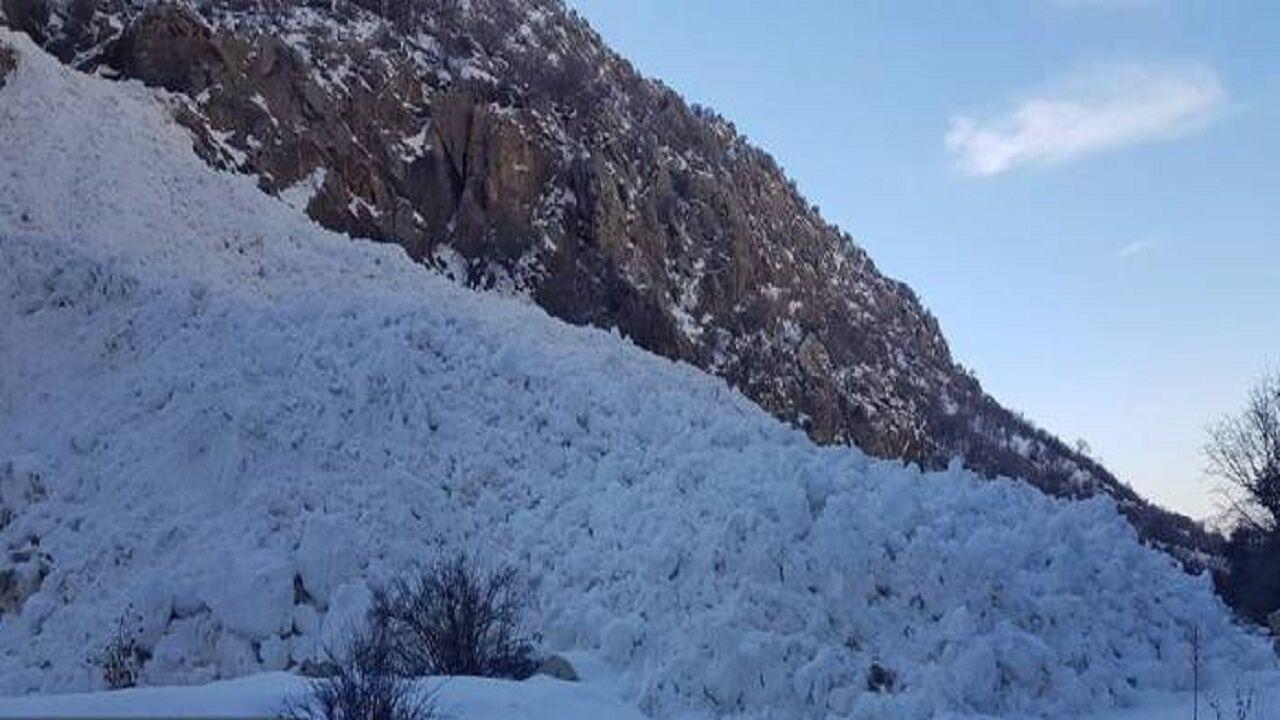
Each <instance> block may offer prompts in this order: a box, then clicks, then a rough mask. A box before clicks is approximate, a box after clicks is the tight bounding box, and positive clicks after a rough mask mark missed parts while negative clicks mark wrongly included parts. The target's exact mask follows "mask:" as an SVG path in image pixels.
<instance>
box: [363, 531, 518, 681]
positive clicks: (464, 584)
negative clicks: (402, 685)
mask: <svg viewBox="0 0 1280 720" xmlns="http://www.w3.org/2000/svg"><path fill="white" fill-rule="evenodd" d="M520 585H521V583H520V575H519V573H517V572H516V570H515V569H514V568H512V567H509V566H504V567H500V568H496V569H492V570H486V569H484V568H482V567H480V566H479V565H478V563H476V562H475V561H474V560H472V559H471V558H469V557H468V556H467V555H465V554H458V555H454V556H453V557H451V558H449V559H444V560H439V561H437V562H436V563H435V564H433V565H431V566H429V567H427V568H426V569H424V570H422V571H419V572H417V573H415V574H413V575H411V576H408V577H401V578H399V579H397V580H395V581H393V582H392V583H390V584H389V585H388V586H386V587H383V588H380V589H379V590H377V591H376V592H375V593H374V598H373V609H372V611H371V617H372V619H373V623H374V625H376V626H379V627H382V628H384V629H385V630H386V631H387V633H388V637H390V638H391V639H392V643H393V653H394V656H395V660H396V662H397V664H398V667H399V669H400V670H401V671H402V672H403V673H404V674H406V675H474V676H482V677H502V678H515V679H520V680H522V679H524V678H527V677H529V676H530V675H532V674H533V672H534V670H535V669H536V668H537V663H536V662H535V660H534V649H533V642H534V639H535V638H533V637H531V636H529V635H528V634H527V633H525V632H524V630H523V629H522V627H521V624H522V621H523V616H524V614H525V611H526V605H527V597H526V596H525V595H524V594H523V593H522V592H521V587H520Z"/></svg>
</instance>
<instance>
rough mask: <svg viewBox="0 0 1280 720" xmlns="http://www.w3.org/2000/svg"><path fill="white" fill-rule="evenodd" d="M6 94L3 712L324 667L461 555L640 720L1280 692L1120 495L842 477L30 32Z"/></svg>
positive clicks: (1252, 643) (1015, 710)
mask: <svg viewBox="0 0 1280 720" xmlns="http://www.w3.org/2000/svg"><path fill="white" fill-rule="evenodd" d="M0 43H7V44H9V45H11V46H13V47H15V48H16V49H17V51H18V55H19V64H18V67H17V69H16V70H14V71H13V72H11V73H10V75H9V77H8V79H7V83H6V85H5V87H4V88H3V89H0V367H3V368H4V371H3V373H0V483H2V485H0V498H2V501H3V508H0V543H3V545H4V548H3V549H4V551H5V552H4V556H3V559H2V560H0V562H2V563H3V565H0V573H3V575H2V576H0V577H3V580H4V582H3V583H2V584H0V587H2V588H3V593H2V597H0V653H3V656H2V657H0V692H7V693H27V692H35V691H64V690H76V689H86V688H92V687H98V686H101V680H100V678H99V674H98V672H97V671H96V669H95V668H94V667H93V666H92V665H91V663H89V662H87V661H86V657H87V656H88V655H91V654H92V653H93V650H94V649H95V648H96V647H100V646H101V643H102V642H103V641H104V640H105V638H106V637H107V635H108V634H109V632H110V631H111V629H112V628H114V627H115V625H116V623H117V621H118V620H119V619H120V618H125V620H126V622H128V623H132V624H136V628H137V630H138V631H139V632H140V633H141V638H142V643H143V644H144V646H145V647H146V648H147V650H148V651H149V654H150V657H149V660H148V661H147V662H146V665H145V669H144V680H145V682H146V683H148V684H162V683H178V682H198V681H204V680H209V679H213V678H225V677H233V676H240V675H245V674H248V673H253V672H259V671H266V670H275V669H281V668H291V667H295V668H296V667H298V666H299V665H300V664H301V663H303V662H305V661H306V660H308V659H310V658H313V657H315V656H316V653H317V649H318V648H320V647H322V646H323V645H324V643H326V642H329V641H332V639H333V638H335V637H337V636H338V635H339V634H340V633H341V631H342V630H343V629H344V628H345V627H346V626H347V625H348V624H349V623H350V622H351V621H352V619H353V618H355V617H357V616H358V615H359V614H360V612H361V611H362V608H363V607H364V604H365V603H367V602H368V597H369V591H368V587H369V584H370V583H376V582H378V581H380V580H381V579H384V578H387V577H389V576H391V575H392V574H394V573H396V572H399V571H401V570H403V569H404V568H406V567H408V566H410V565H411V564H412V563H414V562H415V561H421V560H424V559H427V558H430V557H431V556H432V555H433V553H436V552H438V551H440V550H441V549H454V548H467V549H470V550H472V551H475V552H478V553H479V554H481V555H483V556H485V557H489V558H499V559H502V560H504V561H508V562H511V563H514V564H516V565H517V566H518V567H520V568H521V569H522V570H523V571H524V572H525V573H526V575H527V578H528V582H529V592H530V594H531V596H532V597H533V598H534V602H535V608H534V613H533V618H532V621H533V622H532V624H533V625H534V626H535V627H536V628H537V629H538V630H539V631H541V632H542V634H543V637H544V644H545V646H546V649H548V650H568V649H576V650H583V651H589V652H591V653H594V654H595V655H596V656H597V657H600V658H601V659H603V660H604V661H606V662H608V663H609V664H610V665H611V666H612V667H613V668H614V669H615V670H616V671H617V672H619V673H620V675H621V677H622V678H623V679H624V680H625V692H626V693H627V694H628V696H629V697H631V698H634V699H635V700H636V701H637V702H638V703H639V704H640V707H641V708H642V709H644V710H645V711H646V712H648V713H650V714H653V715H657V716H662V717H667V716H672V715H677V714H683V713H688V712H693V713H700V714H713V715H718V716H773V717H776V716H787V717H825V716H828V715H829V714H834V715H835V716H847V715H853V716H855V717H892V718H910V717H929V716H935V715H937V714H940V713H946V712H956V713H960V714H979V713H988V714H995V713H999V714H1012V715H1033V716H1061V715H1064V714H1075V713H1077V712H1080V711H1084V710H1088V709H1096V708H1101V707H1108V706H1114V705H1123V704H1125V703H1128V702H1131V701H1134V700H1135V699H1136V698H1139V697H1140V696H1141V694H1142V693H1144V692H1146V691H1150V690H1164V689H1171V688H1184V687H1187V686H1188V685H1189V683H1190V682H1191V667H1190V664H1189V662H1188V656H1189V647H1188V637H1189V635H1190V633H1191V632H1192V629H1193V628H1198V629H1199V635H1200V637H1201V638H1203V641H1204V648H1203V650H1202V654H1203V656H1204V658H1205V660H1204V665H1205V668H1204V670H1202V672H1204V673H1206V674H1208V675H1210V676H1212V677H1220V678H1225V677H1229V676H1231V675H1234V674H1235V673H1238V672H1240V671H1242V670H1243V669H1248V668H1256V667H1262V666H1265V665H1266V664H1267V663H1268V662H1270V660H1268V658H1269V652H1270V651H1269V649H1268V648H1266V647H1265V645H1264V644H1263V643H1262V641H1261V640H1260V638H1258V637H1256V636H1253V635H1250V634H1249V633H1247V632H1246V631H1244V630H1242V629H1240V628H1238V627H1236V626H1234V625H1233V624H1232V622H1231V620H1230V618H1229V616H1228V613H1227V612H1226V611H1225V610H1224V608H1223V607H1222V606H1221V605H1220V603H1219V602H1218V601H1217V599H1216V598H1215V597H1214V595H1213V594H1212V592H1211V590H1210V587H1209V583H1208V580H1207V579H1206V578H1204V577H1200V578H1193V577H1189V576H1186V575H1183V574H1182V573H1180V572H1179V571H1178V570H1177V569H1176V567H1175V566H1174V564H1173V563H1172V562H1171V561H1170V560H1169V559H1168V558H1166V557H1165V556H1163V555H1160V554H1158V553H1156V552H1153V551H1150V550H1148V549H1146V548H1144V547H1142V546H1140V545H1139V543H1138V542H1137V541H1136V539H1135V536H1134V532H1133V531H1132V529H1131V528H1130V527H1129V525H1128V524H1127V523H1125V522H1124V521H1123V520H1122V519H1121V517H1120V516H1119V515H1118V514H1117V513H1116V511H1115V509H1114V507H1113V506H1112V505H1111V504H1110V502H1109V501H1108V500H1104V499H1095V500H1091V501H1088V502H1078V503H1072V502H1065V501H1059V500H1053V499H1050V498H1047V497H1045V496H1043V495H1042V494H1040V493H1038V492H1036V491H1034V490H1032V489H1030V488H1028V487H1025V486H1023V485H1021V484H1018V483H1014V482H1003V481H1001V482H983V481H979V480H977V479H976V478H974V477H973V476H971V475H970V474H968V473H967V472H964V471H962V470H960V469H958V468H953V469H952V470H950V471H947V472H942V473H925V474H922V473H920V472H918V471H916V470H914V469H911V468H905V467H902V466H900V465H895V464H892V463H888V462H882V461H876V460H873V459H869V458H868V457H866V456H864V455H863V454H861V453H859V452H858V451H856V450H853V449H848V448H834V447H828V448H822V447H818V446H815V445H813V444H812V443H811V442H809V441H808V440H807V439H806V438H805V437H804V435H803V434H802V433H800V432H798V431H794V430H792V429H789V428H787V427H785V426H783V425H782V424H780V423H778V422H776V421H774V420H773V419H771V418H770V417H768V416H767V415H766V414H765V413H763V412H762V411H760V410H759V409H757V408H756V407H755V406H753V405H752V404H750V403H749V402H747V401H746V400H744V399H743V398H742V397H741V396H739V395H737V394H735V393H734V392H732V391H730V390H729V389H728V388H727V387H726V386H725V385H724V384H723V383H722V382H721V381H719V380H715V379H713V378H710V377H708V376H705V375H702V374H700V373H698V372H696V371H694V370H693V369H692V368H689V367H687V366H684V365H679V364H673V363H671V362H668V361H665V360H662V359H659V358H656V357H654V356H650V355H647V354H645V353H643V352H641V351H640V350H638V349H637V348H635V347H633V346H630V345H628V344H627V343H625V342H622V341H620V340H619V339H618V337H616V336H615V335H611V334H609V333H605V332H600V331H595V330H589V329H582V328H575V327H570V326H568V325H565V324H562V323H560V322H557V321H554V320H552V319H550V318H548V317H547V316H546V315H545V314H544V313H543V312H542V311H541V310H539V309H537V308H535V307H532V306H529V305H526V304H521V303H519V302H516V301H513V300H511V299H507V298H501V297H497V296H489V295H481V294H475V293H472V292H469V291H466V290H463V289H460V288H457V287H455V286H453V285H450V284H449V283H448V282H446V281H445V280H443V279H440V278H438V277H435V276H432V275H430V274H428V273H427V272H425V271H424V270H423V269H422V268H421V267H420V266H416V265H415V264H413V263H411V262H410V261H409V260H408V259H407V258H405V257H404V256H403V253H402V251H401V250H400V249H399V248H397V247H394V246H389V245H376V244H371V243H366V242H353V241H351V240H349V239H347V238H345V237H342V236H337V235H334V234H331V233H328V232H325V231H323V230H320V229H318V228H317V227H315V226H314V225H311V224H310V223H309V222H308V221H306V220H305V219H304V218H302V217H301V216H300V215H298V214H297V212H296V211H295V210H293V209H292V208H290V207H289V206H288V205H286V204H285V203H284V202H281V201H279V200H276V199H274V198H271V197H269V196H267V195H265V194H262V193H261V192H260V191H258V190H257V189H256V188H255V186H254V185H253V183H252V182H251V181H250V180H249V179H248V178H245V177H242V176H234V175H229V174H219V173H216V172H214V171H212V170H210V169H209V168H208V167H207V166H205V165H204V164H203V163H202V162H201V161H200V160H199V159H197V158H196V156H195V155H194V154H193V153H192V151H191V149H190V138H189V137H187V136H186V135H184V133H183V131H182V130H180V129H179V128H178V127H177V126H176V125H175V124H173V123H172V122H170V121H169V120H168V114H167V109H166V104H165V103H166V100H165V99H164V98H163V97H161V96H157V95H156V94H154V93H152V92H150V91H148V90H146V89H144V88H142V87H140V86H137V85H135V84H129V83H112V82H109V81H106V80H102V79H98V78H94V77H89V76H84V75H79V74H76V73H74V72H73V71H70V70H68V69H66V68H65V67H63V66H61V65H59V64H58V63H57V62H55V61H54V60H52V59H51V58H49V57H48V56H46V55H44V54H43V53H42V52H41V51H40V50H38V49H37V48H36V47H35V46H34V45H32V44H31V43H30V42H28V41H27V40H26V39H25V37H19V36H17V35H14V34H12V33H4V32H0Z"/></svg>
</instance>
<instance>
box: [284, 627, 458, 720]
mask: <svg viewBox="0 0 1280 720" xmlns="http://www.w3.org/2000/svg"><path fill="white" fill-rule="evenodd" d="M325 655H326V660H325V663H324V666H325V667H326V668H328V669H329V670H330V673H331V674H329V675H327V676H325V677H319V678H315V679H313V680H311V683H310V689H309V692H308V694H307V696H305V697H303V698H298V699H294V700H291V701H290V702H289V703H288V705H287V706H286V708H285V710H284V712H283V713H282V717H283V718H285V719H286V720H432V719H433V718H436V717H437V714H436V709H435V702H434V694H433V693H431V692H427V691H424V690H422V689H420V688H418V687H416V686H415V684H414V682H413V681H412V680H410V679H409V678H405V677H402V676H400V675H399V674H397V672H396V668H395V662H394V658H393V655H392V649H391V642H390V639H389V638H388V637H387V634H386V630H385V628H381V627H379V626H376V625H375V626H372V627H367V628H364V629H362V630H359V631H357V632H355V633H353V634H352V635H351V637H350V639H349V640H348V641H347V643H346V646H345V647H344V648H342V650H341V652H334V651H333V650H326V651H325Z"/></svg>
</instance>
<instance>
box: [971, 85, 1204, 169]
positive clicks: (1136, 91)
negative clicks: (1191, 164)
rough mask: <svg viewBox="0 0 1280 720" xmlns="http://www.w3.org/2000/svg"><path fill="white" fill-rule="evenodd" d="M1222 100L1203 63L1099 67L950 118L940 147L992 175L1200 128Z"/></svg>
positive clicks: (1054, 162) (1164, 137) (1175, 135)
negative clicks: (994, 108) (980, 113)
mask: <svg viewBox="0 0 1280 720" xmlns="http://www.w3.org/2000/svg"><path fill="white" fill-rule="evenodd" d="M1225 99H1226V91H1225V90H1224V89H1223V87H1222V83H1221V81H1220V80H1219V79H1218V76H1217V74H1216V73H1215V72H1214V71H1213V70H1212V69H1210V68H1207V67H1204V66H1201V65H1184V66H1179V67H1165V68H1154V67H1144V66H1140V65H1111V66H1106V67H1097V68H1094V69H1092V70H1091V71H1088V72H1082V73H1077V74H1075V75H1073V76H1071V77H1069V78H1067V79H1066V80H1064V81H1063V82H1060V83H1058V84H1057V85H1056V86H1054V87H1053V88H1051V89H1050V90H1049V91H1047V92H1044V93H1042V94H1040V95H1037V96H1033V97H1030V98H1027V99H1026V100H1023V101H1022V102H1020V103H1018V104H1017V106H1016V107H1015V108H1014V109H1013V110H1012V111H1011V112H1009V113H1008V114H1007V115H1003V116H1000V117H995V118H990V119H985V120H978V119H974V118H971V117H968V116H963V115H960V116H955V117H952V118H951V126H950V128H949V129H948V131H947V136H946V146H947V149H948V150H949V151H951V152H952V153H953V154H954V155H955V156H956V159H957V161H958V162H959V164H960V167H961V168H962V169H963V170H964V171H965V172H967V173H969V174H972V175H981V176H987V175H995V174H997V173H1001V172H1005V171H1006V170H1011V169H1013V168H1016V167H1019V166H1024V165H1041V166H1043V165H1053V164H1056V163H1062V162H1066V161H1069V160H1074V159H1076V158H1079V157H1082V156H1084V155H1089V154H1091V153H1096V152H1099V151H1102V150H1108V149H1112V148H1117V147H1122V146H1125V145H1133V144H1137V143H1143V142H1150V141H1154V140H1167V139H1170V138H1174V137H1178V136H1180V135H1184V134H1186V133H1188V132H1192V131H1195V130H1197V129H1199V128H1201V127H1203V126H1204V125H1205V124H1206V123H1207V122H1208V121H1209V120H1210V119H1211V118H1212V117H1213V116H1214V113H1215V111H1216V110H1217V109H1218V108H1219V107H1220V106H1221V105H1222V103H1223V101H1224V100H1225Z"/></svg>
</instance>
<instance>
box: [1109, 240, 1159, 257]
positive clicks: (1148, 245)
mask: <svg viewBox="0 0 1280 720" xmlns="http://www.w3.org/2000/svg"><path fill="white" fill-rule="evenodd" d="M1159 245H1160V241H1159V240H1153V239H1150V238H1147V239H1144V240H1134V241H1133V242H1131V243H1127V244H1125V245H1124V246H1123V247H1121V248H1120V251H1119V252H1117V253H1116V254H1117V255H1119V256H1120V257H1122V258H1131V257H1134V256H1135V255H1141V254H1143V253H1145V252H1149V251H1151V250H1154V249H1156V248H1157V247H1158V246H1159Z"/></svg>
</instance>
